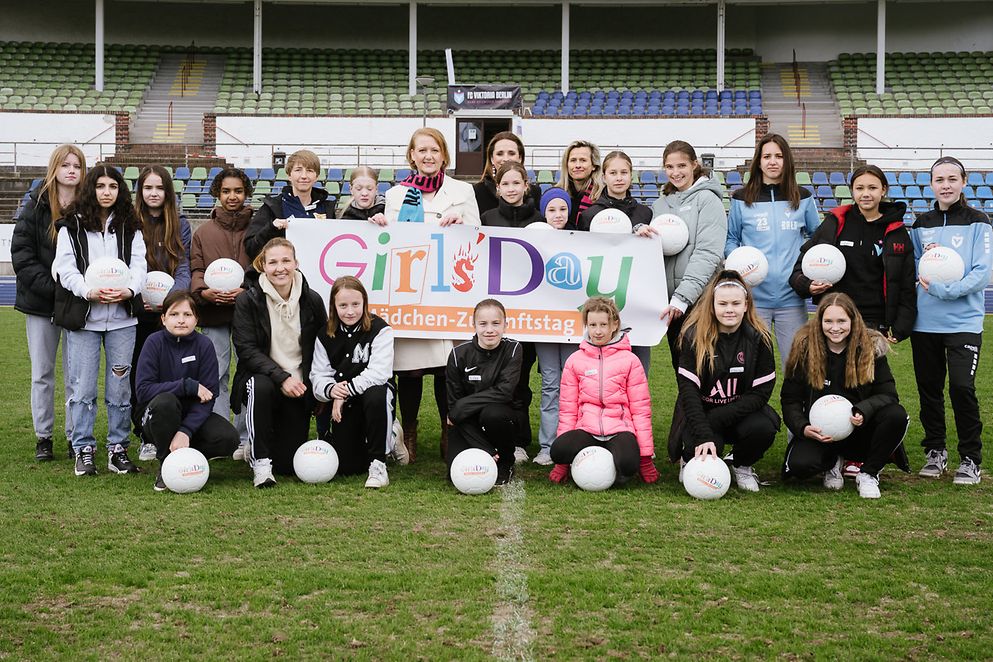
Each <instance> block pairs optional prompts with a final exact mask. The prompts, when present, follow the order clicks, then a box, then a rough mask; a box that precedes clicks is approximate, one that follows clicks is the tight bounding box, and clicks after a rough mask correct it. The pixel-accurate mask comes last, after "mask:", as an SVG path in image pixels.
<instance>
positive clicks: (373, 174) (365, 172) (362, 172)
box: [348, 166, 379, 184]
mask: <svg viewBox="0 0 993 662" xmlns="http://www.w3.org/2000/svg"><path fill="white" fill-rule="evenodd" d="M359 177H369V178H371V179H372V181H374V182H376V183H377V184H378V183H379V171H378V170H373V169H372V168H370V167H369V166H359V167H357V168H355V169H354V170H352V176H351V177H349V178H348V183H349V184H354V183H355V180H356V179H358V178H359Z"/></svg>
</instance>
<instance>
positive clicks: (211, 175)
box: [207, 166, 223, 181]
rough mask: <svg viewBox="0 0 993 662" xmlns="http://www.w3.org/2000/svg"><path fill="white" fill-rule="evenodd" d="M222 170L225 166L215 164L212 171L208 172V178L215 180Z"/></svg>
mask: <svg viewBox="0 0 993 662" xmlns="http://www.w3.org/2000/svg"><path fill="white" fill-rule="evenodd" d="M221 170H223V168H221V167H220V166H214V167H213V168H211V169H210V172H208V173H207V179H209V180H210V181H214V177H217V176H218V175H219V174H221Z"/></svg>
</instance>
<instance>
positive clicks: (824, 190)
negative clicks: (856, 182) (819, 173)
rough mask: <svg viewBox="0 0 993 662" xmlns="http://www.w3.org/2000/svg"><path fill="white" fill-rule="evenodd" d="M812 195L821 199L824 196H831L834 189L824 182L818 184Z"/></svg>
mask: <svg viewBox="0 0 993 662" xmlns="http://www.w3.org/2000/svg"><path fill="white" fill-rule="evenodd" d="M814 195H815V196H816V197H818V198H821V199H822V200H823V199H825V198H833V197H834V189H832V188H831V187H830V186H827V185H826V184H825V185H822V186H818V187H817V190H816V191H815V192H814Z"/></svg>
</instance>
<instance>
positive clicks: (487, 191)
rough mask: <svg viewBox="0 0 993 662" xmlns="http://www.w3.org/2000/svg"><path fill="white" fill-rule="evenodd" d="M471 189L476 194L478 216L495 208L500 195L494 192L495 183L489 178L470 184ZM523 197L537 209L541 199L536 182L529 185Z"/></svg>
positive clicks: (539, 211)
mask: <svg viewBox="0 0 993 662" xmlns="http://www.w3.org/2000/svg"><path fill="white" fill-rule="evenodd" d="M472 190H473V192H474V193H475V194H476V206H477V207H479V217H480V218H482V217H483V214H485V213H486V212H488V211H489V210H491V209H496V208H497V205H498V204H500V197H499V196H498V195H497V192H496V184H494V183H493V180H492V179H491V178H489V177H487V178H486V179H484V180H483V181H481V182H476V183H475V184H473V185H472ZM524 199H525V200H530V201H531V202H533V203H534V206H535V209H537V208H538V203H539V202H540V201H541V187H540V186H538V185H537V184H531V185H529V186H528V192H527V195H526V196H525V198H524ZM538 213H539V214H541V213H543V210H541V209H538Z"/></svg>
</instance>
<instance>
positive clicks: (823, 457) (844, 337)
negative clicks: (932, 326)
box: [782, 293, 910, 499]
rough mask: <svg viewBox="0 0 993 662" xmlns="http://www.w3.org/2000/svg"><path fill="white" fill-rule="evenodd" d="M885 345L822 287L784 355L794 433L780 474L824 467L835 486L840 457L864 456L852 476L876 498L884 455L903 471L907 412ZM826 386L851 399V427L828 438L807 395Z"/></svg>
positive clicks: (786, 402)
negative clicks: (841, 434) (848, 431)
mask: <svg viewBox="0 0 993 662" xmlns="http://www.w3.org/2000/svg"><path fill="white" fill-rule="evenodd" d="M889 346H890V344H889V343H888V342H887V341H886V339H885V338H884V337H883V335H882V334H881V333H879V332H878V331H876V330H874V329H869V328H867V327H866V324H865V322H864V321H863V319H862V316H861V315H860V314H859V311H858V308H857V307H856V306H855V303H854V302H853V301H852V299H851V298H850V297H849V296H848V295H846V294H840V293H829V294H826V295H824V297H823V298H822V299H821V303H820V305H818V306H817V313H816V315H815V316H814V317H812V318H811V319H810V321H809V322H807V324H805V325H804V326H803V327H801V328H800V330H799V331H798V332H797V334H796V337H795V338H794V340H793V347H792V348H791V349H790V353H789V358H788V359H787V363H786V378H785V380H784V382H783V389H782V406H783V419H784V420H785V421H786V426H787V427H788V428H789V429H790V431H791V432H792V433H793V439H792V440H791V441H790V444H789V446H788V447H787V449H786V459H785V461H784V462H783V477H784V478H807V477H809V476H813V475H814V474H818V473H821V472H824V487H826V488H828V489H831V490H840V489H841V488H842V487H843V486H844V484H845V478H844V475H843V474H842V458H846V459H849V460H857V461H861V462H862V469H861V472H860V473H859V474H857V475H856V476H855V484H856V486H857V487H858V491H859V496H861V497H863V498H865V499H878V498H879V472H880V471H881V470H882V468H883V467H884V466H885V465H886V464H887V463H888V462H894V463H895V464H897V466H899V467H900V468H901V469H903V470H905V471H909V469H910V467H909V465H908V464H907V454H906V452H905V451H904V448H903V436H904V434H906V432H907V424H908V419H907V412H906V410H904V408H903V407H902V406H901V405H900V400H899V397H898V396H897V392H896V383H895V382H894V380H893V373H892V372H891V371H890V366H889V363H888V362H887V361H886V354H887V352H889ZM832 394H835V395H840V396H843V397H845V398H846V399H847V400H848V401H849V402H851V403H852V410H851V415H850V422H851V424H852V426H853V428H854V429H853V432H852V433H851V434H850V435H849V436H848V437H846V438H845V439H837V440H836V439H832V438H831V437H830V436H828V435H826V434H824V431H823V430H821V429H820V428H818V427H815V426H813V425H811V423H810V409H811V406H812V405H813V403H814V402H815V401H816V400H817V399H818V398H820V397H822V396H825V395H832Z"/></svg>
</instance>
